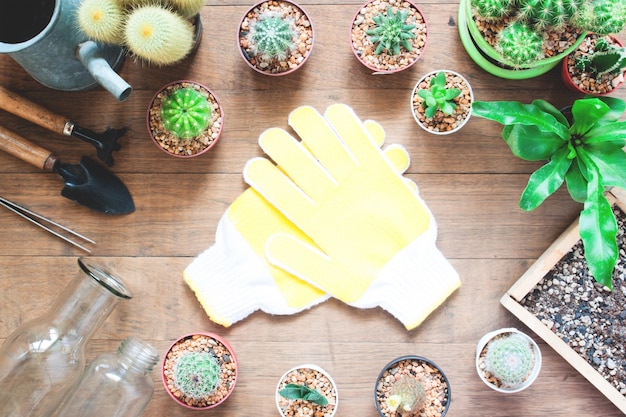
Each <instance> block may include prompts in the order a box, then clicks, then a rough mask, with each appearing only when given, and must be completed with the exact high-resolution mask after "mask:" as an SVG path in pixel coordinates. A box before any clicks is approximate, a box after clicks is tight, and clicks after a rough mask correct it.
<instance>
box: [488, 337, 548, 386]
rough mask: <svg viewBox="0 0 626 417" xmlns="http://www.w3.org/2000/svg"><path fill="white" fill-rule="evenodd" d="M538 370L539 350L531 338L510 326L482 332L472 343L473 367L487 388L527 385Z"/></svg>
mask: <svg viewBox="0 0 626 417" xmlns="http://www.w3.org/2000/svg"><path fill="white" fill-rule="evenodd" d="M540 370H541V351H540V350H539V346H537V343H535V341H534V340H533V339H531V338H530V337H529V336H528V335H526V334H525V333H522V332H520V331H519V330H517V329H514V328H505V329H499V330H496V331H493V332H489V333H487V334H486V335H484V336H483V337H482V338H481V339H480V340H479V342H478V345H477V346H476V371H477V372H478V375H479V376H480V379H481V380H482V381H483V382H484V383H485V384H487V386H489V387H490V388H492V389H494V390H496V391H498V392H503V393H514V392H519V391H522V390H524V389H526V388H528V387H529V386H530V385H531V384H532V383H533V382H534V381H535V379H536V378H537V375H539V371H540Z"/></svg>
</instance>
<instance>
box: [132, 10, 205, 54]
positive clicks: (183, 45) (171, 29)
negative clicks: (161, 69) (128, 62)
mask: <svg viewBox="0 0 626 417" xmlns="http://www.w3.org/2000/svg"><path fill="white" fill-rule="evenodd" d="M124 39H125V44H126V46H127V47H128V49H129V50H130V51H131V52H132V53H133V54H134V55H136V56H137V57H139V58H141V59H143V60H144V61H147V62H148V63H152V64H155V65H170V64H173V63H176V62H178V61H180V60H181V59H183V58H185V57H186V56H187V55H188V54H189V52H190V51H191V49H192V47H193V26H192V25H191V23H189V22H188V21H187V20H185V19H184V18H182V17H181V16H180V15H178V14H176V13H174V12H173V11H171V10H168V9H166V8H164V7H161V6H142V7H138V8H136V9H133V10H132V12H131V13H130V14H129V16H128V19H127V21H126V25H125V28H124Z"/></svg>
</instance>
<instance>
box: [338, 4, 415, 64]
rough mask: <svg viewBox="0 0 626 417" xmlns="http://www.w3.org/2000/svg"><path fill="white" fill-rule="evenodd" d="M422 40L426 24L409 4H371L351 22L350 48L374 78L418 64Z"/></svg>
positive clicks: (364, 6) (412, 5)
mask: <svg viewBox="0 0 626 417" xmlns="http://www.w3.org/2000/svg"><path fill="white" fill-rule="evenodd" d="M426 37H427V25H426V20H425V18H424V15H423V14H422V12H421V11H420V9H419V8H418V7H417V5H415V4H414V3H413V2H411V1H403V2H400V1H396V0H389V1H382V2H379V1H377V0H371V1H368V2H367V3H365V4H364V5H363V6H361V8H360V9H359V10H358V11H357V13H356V15H355V16H354V19H353V20H352V28H351V32H350V44H351V47H352V52H353V53H354V55H355V56H356V58H357V59H358V60H359V62H361V63H362V64H363V65H364V66H365V67H367V68H368V69H369V70H371V71H374V73H376V74H390V73H395V72H398V71H402V70H405V69H407V68H409V67H411V66H412V65H413V64H415V63H416V62H417V61H418V59H419V58H420V57H421V55H422V54H423V53H424V48H425V46H426Z"/></svg>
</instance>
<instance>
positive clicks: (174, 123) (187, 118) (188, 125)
mask: <svg viewBox="0 0 626 417" xmlns="http://www.w3.org/2000/svg"><path fill="white" fill-rule="evenodd" d="M210 119H211V108H210V107H209V103H208V101H207V99H206V97H204V96H203V95H202V94H201V93H200V92H198V91H196V90H195V89H193V88H191V87H185V88H179V89H177V90H174V91H172V92H171V93H170V94H169V95H168V96H167V97H166V98H165V99H164V100H163V103H162V108H161V120H162V121H163V126H164V127H165V129H166V130H167V131H169V132H171V133H173V134H174V135H175V136H176V137H178V138H180V139H190V138H193V137H196V136H198V135H199V134H200V133H202V131H204V130H205V129H206V128H207V126H208V125H209V122H210Z"/></svg>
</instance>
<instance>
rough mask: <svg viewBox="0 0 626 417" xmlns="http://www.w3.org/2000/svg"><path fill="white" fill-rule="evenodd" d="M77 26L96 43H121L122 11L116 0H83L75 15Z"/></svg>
mask: <svg viewBox="0 0 626 417" xmlns="http://www.w3.org/2000/svg"><path fill="white" fill-rule="evenodd" d="M76 18H77V21H78V26H79V27H80V29H82V31H83V32H84V33H85V34H86V35H87V36H88V37H89V38H91V39H93V40H95V41H97V42H103V43H109V44H120V43H122V42H123V37H122V32H123V29H124V23H123V20H124V9H123V8H122V7H121V6H120V4H119V3H118V0H83V1H82V2H81V3H80V6H79V7H78V10H77V15H76Z"/></svg>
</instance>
